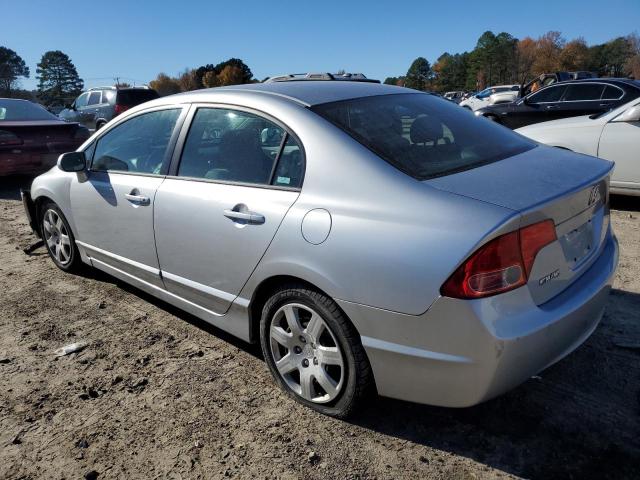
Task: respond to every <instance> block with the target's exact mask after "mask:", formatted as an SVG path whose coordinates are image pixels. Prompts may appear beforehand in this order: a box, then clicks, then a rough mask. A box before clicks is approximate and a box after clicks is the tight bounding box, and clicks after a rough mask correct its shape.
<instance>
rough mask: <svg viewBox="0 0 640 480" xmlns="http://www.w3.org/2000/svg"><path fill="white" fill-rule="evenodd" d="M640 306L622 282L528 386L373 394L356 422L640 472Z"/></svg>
mask: <svg viewBox="0 0 640 480" xmlns="http://www.w3.org/2000/svg"><path fill="white" fill-rule="evenodd" d="M84 275H85V276H88V277H90V278H92V279H95V280H99V281H104V282H108V283H115V284H117V285H118V286H120V288H122V289H124V290H126V291H128V292H130V293H132V294H134V295H136V296H138V297H140V298H142V299H144V300H146V301H148V302H150V303H152V304H154V305H155V306H157V307H158V308H160V309H162V310H164V311H166V312H167V313H170V314H172V315H175V316H176V317H178V318H180V319H182V320H184V321H186V322H188V323H189V324H191V325H193V326H194V327H196V328H199V329H201V330H203V331H205V332H207V333H209V334H211V335H215V336H216V337H218V338H219V339H221V340H223V341H225V342H229V343H230V344H232V345H234V346H236V347H237V348H239V349H241V350H243V351H245V352H247V353H249V354H250V355H253V356H254V357H256V358H260V359H262V358H263V357H262V353H261V351H260V348H259V346H258V345H250V344H248V343H246V342H244V341H242V340H239V339H237V338H236V337H233V336H231V335H230V334H228V333H226V332H224V331H222V330H220V329H218V328H216V327H213V326H211V325H209V324H208V323H206V322H204V321H202V320H200V319H198V318H196V317H194V316H193V315H190V314H188V313H186V312H184V311H182V310H180V309H178V308H176V307H174V306H172V305H170V304H168V303H166V302H164V301H162V300H159V299H157V298H155V297H152V296H151V295H148V294H146V293H144V292H142V291H140V290H138V289H137V288H135V287H133V286H130V285H128V284H126V283H123V282H121V281H119V280H117V279H114V278H113V277H111V276H109V275H107V274H104V273H102V272H100V271H98V270H94V269H91V270H88V271H87V273H85V274H84ZM637 312H640V294H637V293H631V292H625V291H621V290H613V291H612V293H611V297H610V300H609V304H608V307H607V313H606V314H605V316H604V318H603V321H602V323H601V324H600V326H599V327H598V329H597V330H596V332H595V333H594V334H593V335H592V337H591V338H590V339H589V340H588V341H587V342H586V343H585V344H584V345H583V346H581V347H580V348H579V349H578V350H576V351H575V352H574V353H572V354H571V355H569V356H568V357H567V358H565V359H563V360H562V361H561V362H559V363H558V364H556V365H554V366H552V367H550V368H548V369H547V370H545V371H543V372H541V373H540V374H539V375H537V376H535V377H533V378H532V379H530V380H529V381H528V382H526V383H525V384H523V385H521V386H520V387H518V388H516V389H514V390H512V391H511V392H508V393H506V394H504V395H502V396H500V397H498V398H496V399H493V400H490V401H487V402H485V403H483V404H480V405H477V406H474V407H470V408H462V409H454V408H443V407H432V406H426V405H419V404H414V403H408V402H404V401H400V400H393V399H389V398H382V397H374V398H372V399H370V401H369V402H368V404H367V406H366V407H365V408H363V410H361V411H360V412H357V413H356V415H355V416H354V417H353V418H351V419H349V420H347V422H348V423H351V424H353V425H354V426H356V427H360V428H365V429H367V430H371V431H374V432H378V433H380V434H383V435H386V436H390V437H395V438H397V439H400V440H403V441H405V442H407V443H410V444H417V445H423V446H427V447H430V448H432V449H435V450H438V451H441V452H446V453H449V454H455V455H458V456H464V457H467V458H469V459H472V460H474V461H476V462H479V463H482V464H485V465H487V466H490V467H493V468H496V469H499V470H502V471H504V472H508V473H511V474H514V475H518V476H524V477H527V478H541V479H548V478H587V479H596V478H597V479H603V478H612V479H613V478H615V479H621V478H638V476H637V472H638V468H640V438H639V437H638V432H640V382H639V381H638V379H640V313H637ZM621 339H622V340H621ZM416 381H420V379H416ZM421 460H422V461H425V462H426V461H429V460H428V459H426V458H424V459H421ZM461 478H462V477H461Z"/></svg>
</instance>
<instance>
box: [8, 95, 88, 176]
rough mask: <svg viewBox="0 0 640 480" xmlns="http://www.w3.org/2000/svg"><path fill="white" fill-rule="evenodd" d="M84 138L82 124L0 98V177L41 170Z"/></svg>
mask: <svg viewBox="0 0 640 480" xmlns="http://www.w3.org/2000/svg"><path fill="white" fill-rule="evenodd" d="M87 138H89V130H87V129H86V128H85V127H83V126H81V125H79V124H78V123H69V122H65V121H64V120H60V119H59V118H58V117H56V116H55V115H53V114H52V113H49V112H48V111H47V110H46V109H45V108H44V107H42V106H41V105H38V104H35V103H32V102H29V101H27V100H17V99H10V98H0V176H4V175H13V174H30V173H41V172H43V171H45V170H47V169H49V168H51V167H52V166H53V165H55V164H56V161H57V160H58V156H59V155H60V154H61V153H65V152H71V151H73V150H75V149H76V148H78V147H79V146H80V145H81V144H82V143H83V142H84V141H85V140H86V139H87Z"/></svg>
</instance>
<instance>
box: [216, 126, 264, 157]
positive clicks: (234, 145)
mask: <svg viewBox="0 0 640 480" xmlns="http://www.w3.org/2000/svg"><path fill="white" fill-rule="evenodd" d="M257 149H260V136H259V133H258V131H257V130H254V129H252V128H244V129H239V130H229V131H227V132H225V133H224V135H222V138H221V139H220V153H222V154H223V155H225V154H229V153H230V154H238V152H251V151H253V150H257Z"/></svg>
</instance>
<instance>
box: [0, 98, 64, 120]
mask: <svg viewBox="0 0 640 480" xmlns="http://www.w3.org/2000/svg"><path fill="white" fill-rule="evenodd" d="M21 120H25V121H33V120H60V119H59V118H58V117H56V116H55V115H54V114H52V113H49V112H48V111H47V110H45V108H44V107H43V106H42V105H38V104H35V103H31V102H29V101H27V100H7V99H5V100H0V122H2V121H6V122H11V121H21Z"/></svg>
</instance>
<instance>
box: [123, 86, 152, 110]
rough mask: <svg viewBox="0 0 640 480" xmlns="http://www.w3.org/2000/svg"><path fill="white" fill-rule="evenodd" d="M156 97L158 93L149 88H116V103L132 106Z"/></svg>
mask: <svg viewBox="0 0 640 480" xmlns="http://www.w3.org/2000/svg"><path fill="white" fill-rule="evenodd" d="M156 98H158V93H157V92H156V91H155V90H151V89H149V90H147V89H142V88H141V89H138V90H118V100H117V103H119V104H122V105H127V106H129V107H134V106H136V105H140V104H141V103H144V102H148V101H149V100H154V99H156Z"/></svg>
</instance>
